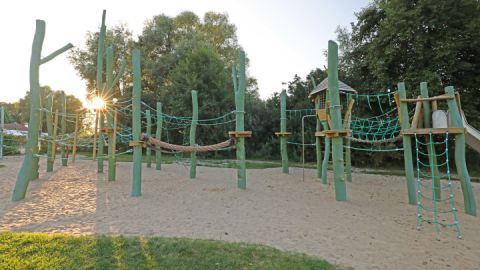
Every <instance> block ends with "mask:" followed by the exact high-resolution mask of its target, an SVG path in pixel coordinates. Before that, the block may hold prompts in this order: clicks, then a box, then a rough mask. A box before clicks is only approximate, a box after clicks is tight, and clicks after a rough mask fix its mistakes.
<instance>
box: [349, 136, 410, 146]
mask: <svg viewBox="0 0 480 270" xmlns="http://www.w3.org/2000/svg"><path fill="white" fill-rule="evenodd" d="M349 139H350V140H352V141H354V142H359V143H373V144H377V143H391V142H396V141H399V140H400V139H402V136H396V137H393V138H389V139H381V140H363V139H359V138H355V137H349Z"/></svg>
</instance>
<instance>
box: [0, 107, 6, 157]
mask: <svg viewBox="0 0 480 270" xmlns="http://www.w3.org/2000/svg"><path fill="white" fill-rule="evenodd" d="M0 110H1V111H0V158H1V159H3V128H4V127H5V108H4V107H3V106H2V107H0Z"/></svg>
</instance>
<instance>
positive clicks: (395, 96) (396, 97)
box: [393, 92, 402, 125]
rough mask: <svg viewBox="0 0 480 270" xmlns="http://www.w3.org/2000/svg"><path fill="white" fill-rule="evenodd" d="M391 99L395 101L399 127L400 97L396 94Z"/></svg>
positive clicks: (400, 118)
mask: <svg viewBox="0 0 480 270" xmlns="http://www.w3.org/2000/svg"><path fill="white" fill-rule="evenodd" d="M393 99H395V105H396V106H397V113H398V120H399V121H400V125H401V124H402V114H401V113H400V96H399V95H398V92H397V93H395V94H394V95H393Z"/></svg>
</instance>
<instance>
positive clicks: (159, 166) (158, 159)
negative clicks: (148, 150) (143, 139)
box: [155, 102, 163, 170]
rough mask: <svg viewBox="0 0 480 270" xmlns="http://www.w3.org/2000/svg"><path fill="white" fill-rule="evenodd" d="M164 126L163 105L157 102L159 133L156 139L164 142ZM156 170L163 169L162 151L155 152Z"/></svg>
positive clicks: (157, 132)
mask: <svg viewBox="0 0 480 270" xmlns="http://www.w3.org/2000/svg"><path fill="white" fill-rule="evenodd" d="M162 124H163V115H162V103H160V102H157V131H156V132H155V137H156V138H157V140H162ZM155 161H156V167H155V169H157V170H161V169H162V151H160V150H156V151H155Z"/></svg>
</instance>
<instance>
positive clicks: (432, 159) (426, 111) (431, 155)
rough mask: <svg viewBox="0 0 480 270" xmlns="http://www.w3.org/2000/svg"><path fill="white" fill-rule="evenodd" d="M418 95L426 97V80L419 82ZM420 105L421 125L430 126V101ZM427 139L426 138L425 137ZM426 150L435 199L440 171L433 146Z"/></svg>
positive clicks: (438, 196)
mask: <svg viewBox="0 0 480 270" xmlns="http://www.w3.org/2000/svg"><path fill="white" fill-rule="evenodd" d="M420 95H421V97H422V98H428V87H427V83H426V82H421V83H420ZM422 107H423V127H424V128H432V108H431V106H430V102H429V101H423V102H422ZM427 141H429V139H428V138H427ZM427 152H428V162H429V163H430V164H432V165H433V166H432V168H433V169H434V171H433V172H432V173H433V175H434V176H435V177H434V179H433V185H434V190H433V192H435V199H436V200H440V199H441V195H442V191H441V184H440V172H439V170H438V167H437V155H436V152H435V147H428V148H427Z"/></svg>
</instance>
